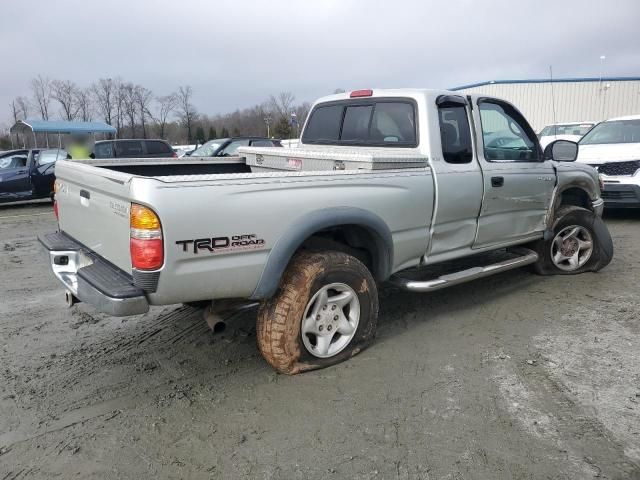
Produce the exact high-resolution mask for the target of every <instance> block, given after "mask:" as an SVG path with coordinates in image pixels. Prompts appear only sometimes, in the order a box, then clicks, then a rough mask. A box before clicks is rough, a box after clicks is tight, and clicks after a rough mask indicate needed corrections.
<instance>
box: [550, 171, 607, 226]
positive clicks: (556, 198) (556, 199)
mask: <svg viewBox="0 0 640 480" xmlns="http://www.w3.org/2000/svg"><path fill="white" fill-rule="evenodd" d="M590 187H591V185H588V184H587V183H585V182H584V181H575V182H568V183H565V184H563V185H562V186H561V187H560V188H557V189H556V191H555V192H554V195H553V199H552V201H551V205H550V207H549V214H548V216H547V222H546V223H547V228H551V227H552V226H553V224H554V222H555V220H556V218H555V212H556V210H557V209H558V208H559V207H560V202H561V199H562V194H563V193H564V192H566V191H567V190H569V189H572V188H576V189H578V190H582V191H583V192H584V193H585V194H586V195H587V198H589V201H590V202H591V204H592V205H591V210H592V211H595V205H594V202H597V201H598V199H599V197H597V198H595V199H594V198H593V191H592V190H593V189H592V188H590ZM596 213H597V212H596Z"/></svg>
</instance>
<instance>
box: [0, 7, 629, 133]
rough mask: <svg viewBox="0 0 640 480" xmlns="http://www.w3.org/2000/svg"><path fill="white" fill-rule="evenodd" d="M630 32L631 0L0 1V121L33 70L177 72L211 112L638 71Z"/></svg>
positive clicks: (159, 87)
mask: <svg viewBox="0 0 640 480" xmlns="http://www.w3.org/2000/svg"><path fill="white" fill-rule="evenodd" d="M639 32H640V1H639V0H618V1H615V2H614V1H611V0H609V1H591V0H580V1H568V0H565V1H546V0H545V1H543V0H537V1H536V0H531V1H523V0H520V1H517V2H516V1H513V0H483V1H480V0H475V1H473V0H461V1H455V0H449V1H426V0H423V1H403V0H391V1H385V2H382V1H380V2H378V1H372V0H369V1H366V0H326V1H324V0H317V1H313V0H304V1H303V0H297V1H296V0H291V1H287V0H263V1H260V0H255V1H245V0H232V1H226V0H209V1H204V0H203V1H199V2H198V1H192V0H126V1H123V0H108V1H101V2H94V1H89V0H82V1H76V0H66V1H65V0H59V1H56V2H51V1H49V0H38V1H36V0H22V1H20V2H16V1H9V0H2V5H1V6H0V62H1V63H0V64H1V65H2V74H0V124H2V123H4V124H5V125H6V124H8V123H9V118H10V113H9V105H8V104H9V102H10V101H11V99H12V98H14V97H16V96H18V95H30V90H29V85H28V84H29V80H30V79H31V78H33V77H34V76H36V75H38V74H42V75H44V76H48V77H51V78H59V79H70V80H72V81H74V82H76V83H77V84H78V85H80V86H86V85H89V84H90V83H91V82H93V81H95V80H96V79H98V78H101V77H117V76H120V77H122V78H123V79H125V80H128V81H132V82H135V83H140V84H142V85H144V86H146V87H148V88H150V89H152V90H153V91H154V93H156V94H167V93H169V92H171V91H173V90H175V89H176V88H177V87H178V86H179V85H191V86H192V87H193V91H194V104H195V105H196V107H197V108H198V110H199V111H201V112H203V113H207V114H215V113H224V112H228V111H232V110H234V109H236V108H243V107H248V106H251V105H254V104H256V103H259V102H261V101H263V100H265V99H266V98H268V96H269V94H271V93H277V92H280V91H291V92H292V93H293V94H294V95H295V96H296V100H297V101H303V100H309V101H312V100H313V99H315V98H316V97H318V96H321V95H325V94H328V93H332V92H333V90H335V89H336V88H343V89H346V90H350V89H354V88H366V87H433V88H442V87H454V86H458V85H463V84H468V83H474V82H479V81H484V80H495V79H520V78H543V77H545V78H546V77H548V73H549V71H548V67H549V65H553V71H554V76H556V77H580V76H594V77H597V76H598V75H599V70H600V56H601V55H606V60H605V61H604V62H603V65H604V67H603V73H604V75H607V76H640V33H639ZM57 110H58V108H57V106H56V107H55V111H56V114H57Z"/></svg>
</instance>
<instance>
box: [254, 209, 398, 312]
mask: <svg viewBox="0 0 640 480" xmlns="http://www.w3.org/2000/svg"><path fill="white" fill-rule="evenodd" d="M341 225H357V226H359V227H363V228H365V229H366V230H367V231H368V232H369V233H370V234H371V235H372V237H373V238H374V240H375V244H376V252H375V255H374V256H375V258H374V259H373V261H374V265H375V266H376V268H375V275H374V277H375V278H376V280H378V281H382V280H386V279H387V278H389V276H390V275H391V267H392V265H393V239H392V237H391V231H390V230H389V227H388V226H387V224H386V223H385V222H384V220H382V218H380V217H379V216H378V215H376V214H374V213H372V212H370V211H368V210H364V209H361V208H356V207H335V208H324V209H322V210H316V211H313V212H311V213H309V214H306V215H304V216H303V217H301V218H298V219H297V220H295V221H294V222H293V223H292V224H291V225H289V226H288V227H287V230H286V232H285V233H284V235H283V236H282V237H280V238H279V239H278V240H277V241H276V244H275V245H274V247H273V248H272V249H271V252H269V256H268V258H267V263H266V265H265V267H264V269H263V270H262V275H261V276H260V280H259V281H258V285H257V286H256V288H255V290H254V291H253V294H252V295H251V299H252V300H259V299H264V298H269V297H271V296H273V295H274V294H275V293H276V290H277V289H278V286H279V284H280V279H281V278H282V275H283V273H284V271H285V269H286V268H287V265H289V262H290V261H291V258H292V257H293V254H294V253H295V252H296V251H297V250H298V248H300V246H301V245H302V244H303V242H304V241H305V240H306V239H308V238H309V237H310V236H312V235H313V234H314V233H316V232H318V231H320V230H324V229H326V228H330V227H339V226H341Z"/></svg>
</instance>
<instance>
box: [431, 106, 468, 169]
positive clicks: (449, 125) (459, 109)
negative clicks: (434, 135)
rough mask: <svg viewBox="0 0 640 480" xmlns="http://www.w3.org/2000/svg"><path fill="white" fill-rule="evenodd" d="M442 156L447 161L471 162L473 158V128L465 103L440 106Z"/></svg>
mask: <svg viewBox="0 0 640 480" xmlns="http://www.w3.org/2000/svg"><path fill="white" fill-rule="evenodd" d="M438 118H439V120H440V139H441V141H442V156H443V158H444V161H445V162H447V163H470V162H471V160H472V159H473V147H472V145H471V129H470V127H469V120H468V119H467V109H466V108H465V107H464V105H449V106H441V107H439V108H438Z"/></svg>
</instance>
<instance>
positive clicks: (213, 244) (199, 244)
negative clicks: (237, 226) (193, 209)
mask: <svg viewBox="0 0 640 480" xmlns="http://www.w3.org/2000/svg"><path fill="white" fill-rule="evenodd" d="M176 245H182V251H183V252H189V251H193V253H207V252H211V253H224V252H231V251H236V250H253V249H259V248H264V240H263V239H262V238H258V237H257V236H256V234H255V233H249V234H244V235H233V236H231V237H211V238H195V239H193V240H178V241H176Z"/></svg>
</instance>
